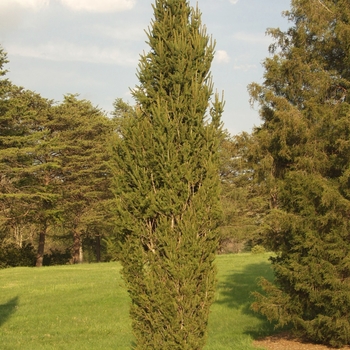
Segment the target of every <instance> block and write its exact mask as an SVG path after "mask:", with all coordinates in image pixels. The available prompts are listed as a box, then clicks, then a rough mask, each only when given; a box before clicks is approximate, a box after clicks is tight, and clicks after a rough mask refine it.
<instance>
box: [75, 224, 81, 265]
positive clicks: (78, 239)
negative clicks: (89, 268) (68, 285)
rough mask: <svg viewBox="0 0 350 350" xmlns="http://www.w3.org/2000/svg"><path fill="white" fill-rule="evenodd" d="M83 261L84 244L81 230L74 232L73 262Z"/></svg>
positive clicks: (79, 262)
mask: <svg viewBox="0 0 350 350" xmlns="http://www.w3.org/2000/svg"><path fill="white" fill-rule="evenodd" d="M82 262H83V246H82V241H81V235H80V232H78V231H74V233H73V264H81V263H82Z"/></svg>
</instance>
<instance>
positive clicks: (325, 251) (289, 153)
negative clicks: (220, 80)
mask: <svg viewBox="0 0 350 350" xmlns="http://www.w3.org/2000/svg"><path fill="white" fill-rule="evenodd" d="M286 15H287V16H288V17H289V19H290V20H291V21H292V22H294V26H293V27H292V28H290V29H289V30H288V31H287V32H286V33H283V32H280V31H279V30H270V34H272V35H273V36H274V37H275V39H276V45H274V46H272V47H271V48H270V49H271V52H272V53H273V54H274V55H273V56H272V57H271V58H269V59H267V60H266V61H265V69H266V73H265V82H264V84H263V85H262V86H259V85H257V84H252V85H251V86H250V93H251V96H252V100H254V101H258V102H259V103H260V105H261V116H262V119H263V124H262V126H261V127H259V128H257V129H256V130H255V132H254V137H255V138H256V140H257V142H258V143H259V146H260V149H259V152H256V153H255V155H254V156H253V158H254V159H255V162H256V164H257V166H258V167H260V176H261V177H260V178H261V179H262V180H263V181H264V185H265V186H267V189H268V192H267V193H269V195H270V207H271V210H270V212H269V214H268V216H267V218H266V219H265V221H264V227H263V229H264V232H265V241H266V244H267V245H268V246H269V247H270V248H272V249H273V250H274V251H275V252H276V254H277V255H276V257H275V258H273V259H272V263H273V267H274V271H275V276H276V281H275V282H276V283H275V285H272V284H271V283H269V282H267V281H265V280H263V281H262V286H263V287H264V289H265V292H267V296H263V295H261V294H258V293H256V297H257V301H256V303H255V304H254V305H253V307H254V309H256V310H259V311H260V312H262V313H263V314H265V315H266V316H267V317H268V318H269V319H270V320H276V321H277V322H278V325H279V326H283V325H286V324H292V325H293V326H294V328H295V329H296V331H298V332H299V333H300V334H301V335H304V336H306V337H307V338H309V339H311V340H313V341H315V342H320V343H324V344H330V345H332V346H341V345H344V344H350V259H349V256H350V244H349V241H350V223H349V213H350V191H349V189H350V141H349V140H350V99H349V94H348V90H349V88H350V69H349V67H350V65H349V63H350V51H349V45H350V24H349V19H350V3H349V1H348V0H345V1H344V0H343V1H329V0H327V1H318V0H294V1H292V9H291V11H290V12H287V13H286Z"/></svg>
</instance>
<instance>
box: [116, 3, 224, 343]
mask: <svg viewBox="0 0 350 350" xmlns="http://www.w3.org/2000/svg"><path fill="white" fill-rule="evenodd" d="M153 8H154V20H153V21H152V23H151V28H150V30H149V31H148V34H147V35H148V44H149V46H150V51H149V53H144V54H143V55H142V56H141V58H140V63H139V70H138V78H139V81H140V84H139V86H137V87H136V88H135V89H134V90H133V96H134V98H135V100H136V104H137V109H136V113H135V114H136V115H135V116H134V117H133V116H132V114H131V116H130V117H129V118H124V119H123V120H122V121H121V123H120V137H119V138H118V139H116V140H115V143H114V154H115V162H116V163H115V164H116V166H115V193H116V199H117V208H118V209H117V216H118V221H119V223H118V226H119V230H120V234H121V235H122V236H123V247H122V254H121V255H122V256H121V261H122V264H123V276H124V279H125V281H126V284H127V287H128V290H129V293H130V297H131V300H132V304H131V309H130V314H131V318H132V326H133V332H134V335H135V338H136V349H142V350H146V349H152V350H154V349H162V350H165V349H179V350H180V349H181V350H185V349H191V350H194V349H202V348H203V346H204V342H205V336H206V326H207V322H208V315H209V307H210V305H211V303H212V301H213V298H214V287H215V267H214V258H215V252H216V249H217V244H218V234H217V230H216V228H217V224H218V218H219V217H220V205H219V177H218V154H217V149H218V145H219V138H220V135H221V132H220V125H221V122H220V118H221V113H222V108H223V103H222V101H219V98H218V96H217V95H216V96H215V99H214V101H213V103H212V104H211V108H210V110H209V114H208V105H209V102H210V99H211V96H212V90H213V86H212V80H211V74H210V66H211V62H212V59H213V56H214V43H213V42H212V40H211V39H210V37H209V36H208V35H207V34H206V30H205V28H204V26H203V25H202V23H201V14H200V12H199V10H198V9H193V8H191V7H190V5H189V2H188V1H186V0H157V1H156V2H155V5H154V6H153Z"/></svg>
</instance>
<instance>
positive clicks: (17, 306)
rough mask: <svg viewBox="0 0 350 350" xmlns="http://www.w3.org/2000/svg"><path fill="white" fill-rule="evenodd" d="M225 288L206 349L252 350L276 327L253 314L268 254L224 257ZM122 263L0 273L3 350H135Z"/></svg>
mask: <svg viewBox="0 0 350 350" xmlns="http://www.w3.org/2000/svg"><path fill="white" fill-rule="evenodd" d="M217 266H218V288H217V296H216V301H215V303H214V304H213V306H212V309H211V315H210V320H209V337H208V342H207V346H206V347H205V350H224V349H227V350H228V349H234V350H253V349H255V348H254V347H253V346H252V340H253V339H254V338H256V337H258V336H261V335H264V334H270V333H271V332H272V327H271V326H270V325H269V324H268V323H267V322H266V321H265V320H264V319H262V318H260V317H259V316H257V315H256V314H254V313H252V312H251V311H250V309H249V305H250V302H251V297H250V292H251V291H253V290H256V289H257V288H258V287H257V285H256V282H257V281H256V280H257V278H258V277H259V276H265V277H268V278H269V279H271V278H272V272H271V268H270V264H269V262H268V255H267V254H264V255H251V254H238V255H221V256H218V257H217ZM120 269H121V267H120V265H119V264H118V263H105V264H90V265H88V264H86V265H85V264H84V265H74V266H72V265H67V266H57V267H43V268H39V269H37V268H11V269H5V270H0V349H2V350H16V349H21V350H27V349H28V350H29V349H35V350H41V349H42V350H44V349H45V350H49V349H69V350H90V349H91V350H98V349H101V350H102V349H103V350H108V349H118V350H123V349H128V350H129V349H130V348H131V346H132V341H133V337H132V334H131V322H130V320H129V317H128V308H129V298H128V295H127V291H126V290H125V287H124V284H123V281H122V279H121V277H120Z"/></svg>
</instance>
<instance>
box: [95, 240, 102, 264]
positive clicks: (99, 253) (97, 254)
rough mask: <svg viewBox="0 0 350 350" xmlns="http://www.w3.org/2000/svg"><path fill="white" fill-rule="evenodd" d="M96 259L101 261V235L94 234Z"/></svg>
mask: <svg viewBox="0 0 350 350" xmlns="http://www.w3.org/2000/svg"><path fill="white" fill-rule="evenodd" d="M96 260H97V262H101V236H100V235H97V236H96Z"/></svg>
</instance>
